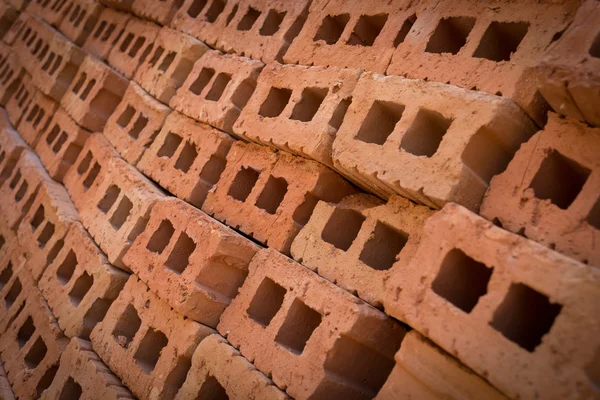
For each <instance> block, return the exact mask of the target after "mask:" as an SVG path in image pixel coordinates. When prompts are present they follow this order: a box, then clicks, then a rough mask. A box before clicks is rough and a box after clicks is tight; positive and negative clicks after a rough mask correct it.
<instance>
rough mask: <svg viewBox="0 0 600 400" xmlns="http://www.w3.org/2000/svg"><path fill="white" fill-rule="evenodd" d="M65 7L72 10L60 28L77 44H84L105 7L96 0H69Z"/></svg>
mask: <svg viewBox="0 0 600 400" xmlns="http://www.w3.org/2000/svg"><path fill="white" fill-rule="evenodd" d="M55 4H58V5H59V6H60V5H62V4H65V3H64V2H62V1H61V2H55ZM65 9H68V10H70V12H69V14H67V15H68V17H66V18H64V19H63V20H62V22H61V24H60V25H59V26H58V30H59V31H61V32H62V34H63V35H65V36H66V37H67V38H68V39H69V40H71V41H72V42H73V43H75V44H76V45H77V46H82V45H83V44H84V43H85V41H86V39H87V38H88V36H89V35H90V34H91V33H92V32H93V31H94V29H95V28H96V24H97V22H98V18H99V16H100V14H101V13H102V11H103V10H104V9H105V8H104V7H103V6H102V5H101V4H100V3H98V2H97V1H95V0H85V1H81V0H69V1H68V2H67V5H66V6H65Z"/></svg>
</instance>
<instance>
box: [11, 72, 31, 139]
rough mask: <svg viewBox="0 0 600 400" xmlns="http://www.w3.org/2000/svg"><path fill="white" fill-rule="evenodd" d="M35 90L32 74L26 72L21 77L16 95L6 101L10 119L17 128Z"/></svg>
mask: <svg viewBox="0 0 600 400" xmlns="http://www.w3.org/2000/svg"><path fill="white" fill-rule="evenodd" d="M35 92H36V89H35V86H33V83H32V82H31V75H29V74H28V73H27V72H25V73H24V74H23V76H22V77H21V80H20V82H19V85H18V86H17V89H16V90H15V93H14V95H13V96H12V97H11V98H10V99H9V100H8V102H7V103H6V113H7V114H8V119H9V121H10V122H11V123H12V125H13V126H14V127H15V128H18V127H19V123H20V121H21V118H22V117H23V114H24V113H25V112H26V110H27V108H28V106H29V103H30V102H31V98H32V97H33V94H34V93H35Z"/></svg>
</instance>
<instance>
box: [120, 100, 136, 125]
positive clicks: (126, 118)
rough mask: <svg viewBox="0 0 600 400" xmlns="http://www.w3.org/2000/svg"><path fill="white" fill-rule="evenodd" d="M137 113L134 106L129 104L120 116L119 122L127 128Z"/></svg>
mask: <svg viewBox="0 0 600 400" xmlns="http://www.w3.org/2000/svg"><path fill="white" fill-rule="evenodd" d="M135 113H136V110H135V108H133V107H132V106H130V105H127V107H126V108H125V111H123V112H122V113H121V115H120V116H119V118H118V119H117V124H118V125H119V126H120V127H121V128H125V127H126V126H127V125H129V123H130V122H131V119H132V118H133V116H134V115H135Z"/></svg>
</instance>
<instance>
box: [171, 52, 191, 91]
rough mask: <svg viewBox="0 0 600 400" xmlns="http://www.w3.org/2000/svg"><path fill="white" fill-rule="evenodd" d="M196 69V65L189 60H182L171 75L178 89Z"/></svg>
mask: <svg viewBox="0 0 600 400" xmlns="http://www.w3.org/2000/svg"><path fill="white" fill-rule="evenodd" d="M192 69H194V63H193V62H192V61H191V60H188V59H187V58H180V59H179V62H178V63H177V66H176V67H175V69H174V70H173V73H172V74H171V79H172V80H173V81H175V84H176V86H177V87H180V86H181V85H183V83H184V82H185V80H186V79H187V77H188V75H189V74H190V72H192Z"/></svg>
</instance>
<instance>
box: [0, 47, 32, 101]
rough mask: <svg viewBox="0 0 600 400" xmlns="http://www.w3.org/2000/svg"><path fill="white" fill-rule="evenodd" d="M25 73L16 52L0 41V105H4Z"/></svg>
mask: <svg viewBox="0 0 600 400" xmlns="http://www.w3.org/2000/svg"><path fill="white" fill-rule="evenodd" d="M25 73H26V71H25V69H23V68H21V63H20V62H19V57H18V56H17V55H16V53H14V52H12V51H11V48H10V47H9V46H7V45H5V44H3V43H0V106H2V107H4V106H5V105H6V103H8V101H9V100H10V99H11V97H12V96H13V95H14V93H15V92H16V91H17V87H18V86H19V84H20V83H21V78H22V77H23V76H24V75H25Z"/></svg>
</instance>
